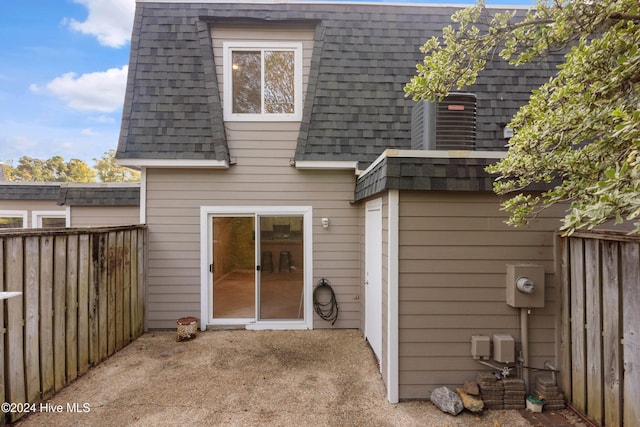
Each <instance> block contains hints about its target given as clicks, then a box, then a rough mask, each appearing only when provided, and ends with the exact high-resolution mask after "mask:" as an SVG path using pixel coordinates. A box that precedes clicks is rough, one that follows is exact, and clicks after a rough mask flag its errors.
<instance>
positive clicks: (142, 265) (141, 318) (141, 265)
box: [136, 229, 147, 335]
mask: <svg viewBox="0 0 640 427" xmlns="http://www.w3.org/2000/svg"><path fill="white" fill-rule="evenodd" d="M136 247H137V249H138V250H137V252H138V257H137V259H138V266H137V268H136V270H137V272H138V277H137V279H136V288H137V290H138V298H137V300H138V306H137V307H136V309H137V314H136V325H137V326H138V334H137V335H140V334H142V331H143V330H145V329H147V325H146V323H145V322H146V321H145V319H146V317H145V312H144V307H145V305H144V302H145V300H146V299H145V298H146V293H145V292H146V286H145V281H144V280H145V277H146V270H145V269H146V265H147V258H146V253H147V252H146V250H145V249H146V240H145V233H144V230H142V229H140V230H138V244H137V245H136Z"/></svg>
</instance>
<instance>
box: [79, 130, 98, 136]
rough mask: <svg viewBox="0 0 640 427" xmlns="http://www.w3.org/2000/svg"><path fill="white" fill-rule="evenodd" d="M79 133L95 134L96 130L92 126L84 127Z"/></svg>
mask: <svg viewBox="0 0 640 427" xmlns="http://www.w3.org/2000/svg"><path fill="white" fill-rule="evenodd" d="M80 135H83V136H96V135H98V132H96V131H95V130H93V129H92V128H84V129H82V130H80Z"/></svg>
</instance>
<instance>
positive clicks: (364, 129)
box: [118, 2, 556, 167]
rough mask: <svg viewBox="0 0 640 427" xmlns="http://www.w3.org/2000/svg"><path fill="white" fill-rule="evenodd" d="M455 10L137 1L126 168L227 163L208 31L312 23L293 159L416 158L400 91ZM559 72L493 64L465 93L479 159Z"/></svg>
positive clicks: (123, 149)
mask: <svg viewBox="0 0 640 427" xmlns="http://www.w3.org/2000/svg"><path fill="white" fill-rule="evenodd" d="M455 10H456V8H453V7H435V6H400V5H388V4H387V5H384V4H377V5H376V4H367V5H363V4H340V3H336V4H330V5H329V4H312V3H309V4H304V3H300V4H295V3H290V4H260V3H256V4H245V3H240V4H221V3H217V4H198V3H193V4H188V3H187V4H173V3H147V2H145V3H138V4H137V13H136V19H135V26H134V37H133V39H132V45H131V51H132V52H131V61H130V69H129V73H130V76H129V83H128V92H127V97H126V100H125V108H124V117H125V119H123V130H122V132H121V138H120V143H119V147H118V157H119V158H157V159H189V158H191V159H228V151H227V146H226V139H225V138H226V137H225V133H224V123H223V119H222V106H221V105H220V94H219V93H218V85H217V81H216V74H215V71H214V70H215V68H214V64H213V55H212V53H211V41H210V37H209V32H208V27H207V25H208V23H213V25H215V22H220V21H222V22H225V21H226V22H231V21H233V20H239V19H242V20H245V21H251V22H253V23H256V22H260V21H262V22H264V23H265V24H267V23H271V22H279V23H281V24H282V23H284V22H287V21H289V22H295V23H296V24H300V23H301V22H303V21H307V22H308V24H309V25H315V26H316V33H315V43H314V52H313V57H312V66H311V71H310V76H309V84H308V87H307V91H306V94H305V95H306V100H305V106H304V112H303V119H302V123H301V126H300V136H299V140H298V146H297V149H296V154H295V158H296V159H297V160H358V161H360V162H361V164H360V166H361V167H364V166H365V165H367V164H369V163H371V162H372V161H373V160H375V158H376V157H377V156H378V155H379V154H380V153H381V152H382V151H384V149H386V148H401V149H409V148H410V127H411V122H410V121H411V109H412V108H413V105H414V102H413V101H412V100H411V99H408V98H406V97H405V96H404V91H403V88H404V85H405V84H406V83H407V82H408V81H409V80H410V78H411V77H412V76H413V75H414V73H415V66H416V64H417V63H418V62H420V61H421V60H422V54H421V53H420V52H419V46H420V45H422V44H423V43H424V42H425V41H426V40H427V39H428V38H429V37H431V36H437V35H439V34H441V30H442V28H443V27H444V26H446V25H448V24H450V16H451V14H452V13H453V12H454V11H455ZM555 64H556V63H555V62H553V61H550V62H547V63H543V64H531V65H527V66H523V67H519V68H514V67H512V66H510V65H509V64H507V63H506V62H504V61H501V60H500V61H496V62H493V63H490V64H489V66H488V67H487V70H486V71H484V72H483V73H481V75H480V76H479V77H478V80H477V82H476V84H475V85H474V86H472V87H470V88H468V91H470V92H474V93H476V95H477V99H478V116H477V143H476V147H477V149H479V150H502V149H504V145H505V141H504V140H503V138H502V127H503V126H504V124H506V123H508V122H509V120H510V118H511V116H512V115H513V114H514V113H515V112H516V111H517V109H518V108H519V106H521V105H522V104H524V103H526V101H527V100H528V98H529V95H530V93H531V90H532V89H534V88H535V87H537V86H539V85H540V84H542V83H543V82H545V81H546V80H548V78H549V77H550V76H551V75H552V74H553V72H554V68H555Z"/></svg>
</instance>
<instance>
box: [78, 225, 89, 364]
mask: <svg viewBox="0 0 640 427" xmlns="http://www.w3.org/2000/svg"><path fill="white" fill-rule="evenodd" d="M78 239H79V240H78V375H84V374H85V373H86V372H87V371H88V370H89V286H90V283H89V264H90V257H89V249H90V248H89V235H88V234H83V235H80V236H79V237H78Z"/></svg>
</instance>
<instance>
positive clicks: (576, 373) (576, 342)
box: [570, 239, 587, 412]
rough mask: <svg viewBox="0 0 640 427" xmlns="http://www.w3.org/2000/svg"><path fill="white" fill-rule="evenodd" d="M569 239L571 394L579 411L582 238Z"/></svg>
mask: <svg viewBox="0 0 640 427" xmlns="http://www.w3.org/2000/svg"><path fill="white" fill-rule="evenodd" d="M570 241H571V283H572V292H571V360H572V366H571V382H572V384H571V396H572V399H573V405H574V406H575V407H576V409H578V410H579V411H581V412H585V410H586V409H587V408H586V384H585V380H586V379H585V374H586V369H585V367H586V360H585V359H586V357H585V350H584V346H585V333H584V324H585V314H584V302H585V296H584V247H583V243H582V240H579V239H570Z"/></svg>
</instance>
